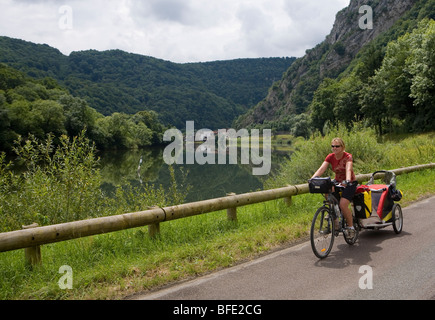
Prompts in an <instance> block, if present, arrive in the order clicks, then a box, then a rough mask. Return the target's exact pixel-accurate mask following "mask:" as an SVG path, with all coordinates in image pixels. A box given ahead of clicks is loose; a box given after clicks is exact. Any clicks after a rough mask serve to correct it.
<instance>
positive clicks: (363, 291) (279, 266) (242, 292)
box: [129, 196, 435, 300]
mask: <svg viewBox="0 0 435 320" xmlns="http://www.w3.org/2000/svg"><path fill="white" fill-rule="evenodd" d="M434 207H435V196H432V197H430V198H426V199H424V200H421V201H419V202H415V203H414V204H412V205H410V206H408V207H406V208H403V216H404V226H403V231H402V233H401V234H399V235H396V234H395V233H394V231H393V228H392V227H387V228H385V229H381V230H363V231H362V232H361V233H360V238H359V240H358V242H357V243H356V244H355V245H354V246H349V245H347V244H346V243H345V241H344V239H343V237H342V236H340V237H338V238H336V241H335V243H334V247H333V249H332V252H331V254H330V255H329V256H328V257H327V258H326V259H323V260H319V259H317V258H316V257H315V256H314V254H313V252H312V251H311V247H310V243H309V242H303V243H301V244H298V245H296V246H292V247H290V248H286V249H283V250H280V251H276V252H274V253H271V254H269V255H266V256H264V257H262V258H259V259H256V260H253V261H250V262H247V263H243V264H240V265H237V266H235V267H232V268H228V269H225V270H221V271H219V272H215V273H212V274H209V275H206V276H203V277H200V278H197V279H195V280H192V281H188V282H183V283H180V284H176V285H173V286H170V287H168V288H166V289H163V290H160V291H154V292H148V293H143V294H138V295H135V296H133V297H129V299H138V300H153V299H158V300H258V299H261V300H287V299H374V300H383V299H388V300H390V299H435V272H434V268H433V266H434V265H435V215H434V209H433V208H434Z"/></svg>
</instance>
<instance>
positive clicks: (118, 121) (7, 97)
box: [0, 63, 165, 152]
mask: <svg viewBox="0 0 435 320" xmlns="http://www.w3.org/2000/svg"><path fill="white" fill-rule="evenodd" d="M83 130H86V133H85V134H86V135H87V137H88V138H89V139H90V140H92V141H93V142H95V144H96V146H97V147H98V148H99V149H100V150H103V149H116V148H119V149H126V148H140V147H145V146H151V145H155V144H159V143H161V142H162V136H163V132H164V130H165V127H164V126H163V125H162V124H161V123H160V122H159V121H158V119H157V114H156V113H155V112H154V111H140V112H137V113H136V114H134V115H128V114H125V113H119V112H116V113H113V114H112V115H110V116H104V115H102V114H101V113H99V112H98V111H96V110H95V109H93V108H91V107H90V106H89V105H88V104H87V102H86V101H85V100H83V99H81V98H78V97H74V96H72V95H71V94H69V92H68V91H67V90H65V89H64V88H62V87H61V86H60V85H59V84H58V83H57V82H56V81H55V80H53V79H52V78H44V79H39V80H36V79H33V78H30V77H29V76H26V75H24V74H23V73H22V72H20V71H18V70H16V69H14V68H11V67H8V66H6V65H5V64H2V63H0V151H6V152H10V151H11V150H12V148H13V147H14V142H15V141H17V140H19V136H22V137H23V138H27V137H28V135H29V134H31V135H33V136H35V137H36V138H39V139H45V138H46V135H47V134H52V135H53V137H54V139H55V141H58V139H59V137H60V136H61V135H67V136H69V137H74V136H77V135H79V134H81V132H82V131H83Z"/></svg>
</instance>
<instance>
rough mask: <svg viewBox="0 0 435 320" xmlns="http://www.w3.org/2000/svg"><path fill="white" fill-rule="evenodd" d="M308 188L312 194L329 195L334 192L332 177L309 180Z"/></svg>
mask: <svg viewBox="0 0 435 320" xmlns="http://www.w3.org/2000/svg"><path fill="white" fill-rule="evenodd" d="M308 186H309V188H310V193H329V192H331V190H332V186H333V184H332V181H331V178H330V177H326V178H320V177H315V178H312V179H310V180H308Z"/></svg>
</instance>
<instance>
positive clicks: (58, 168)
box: [0, 131, 189, 232]
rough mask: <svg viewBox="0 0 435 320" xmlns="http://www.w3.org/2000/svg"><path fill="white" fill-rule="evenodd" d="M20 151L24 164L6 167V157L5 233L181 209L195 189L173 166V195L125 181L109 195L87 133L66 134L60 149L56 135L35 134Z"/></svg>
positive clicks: (0, 199) (1, 158)
mask: <svg viewBox="0 0 435 320" xmlns="http://www.w3.org/2000/svg"><path fill="white" fill-rule="evenodd" d="M14 151H15V153H16V155H17V157H18V161H19V162H14V163H12V162H6V158H5V154H4V153H2V154H0V191H1V192H0V232H5V231H10V230H16V229H21V226H22V225H29V224H32V223H34V222H36V223H38V224H39V225H40V226H42V225H52V224H58V223H64V222H69V221H77V220H83V219H88V218H95V217H101V216H107V215H114V214H123V213H127V212H136V211H142V210H145V209H146V208H147V207H149V206H154V205H159V206H166V205H172V204H178V203H182V202H183V201H184V198H185V197H186V195H187V192H188V190H189V186H188V185H187V184H186V176H187V175H186V174H185V173H183V172H182V173H181V175H179V176H177V177H176V175H175V170H174V169H173V168H172V167H170V168H169V173H170V183H171V188H170V189H169V190H168V191H165V190H164V188H163V187H162V186H154V185H150V184H143V185H140V186H133V185H131V184H130V183H129V182H125V183H123V185H122V186H117V187H116V188H115V190H114V194H113V195H107V194H105V193H104V192H103V191H102V189H101V188H100V187H101V184H102V178H101V174H100V169H99V159H97V158H96V155H95V153H96V149H95V146H94V145H93V144H91V143H90V141H89V139H87V138H86V135H85V131H82V132H81V133H80V134H79V135H78V136H77V137H74V138H73V139H69V138H68V137H67V136H66V135H62V136H61V137H60V138H59V142H58V144H57V145H55V144H54V136H53V135H48V136H47V138H46V139H45V140H43V141H41V140H40V139H37V138H36V137H35V136H33V135H30V136H29V138H27V139H23V140H20V141H17V142H16V143H15V147H14ZM17 165H20V166H21V167H22V170H17ZM12 169H14V170H12ZM17 172H18V173H17Z"/></svg>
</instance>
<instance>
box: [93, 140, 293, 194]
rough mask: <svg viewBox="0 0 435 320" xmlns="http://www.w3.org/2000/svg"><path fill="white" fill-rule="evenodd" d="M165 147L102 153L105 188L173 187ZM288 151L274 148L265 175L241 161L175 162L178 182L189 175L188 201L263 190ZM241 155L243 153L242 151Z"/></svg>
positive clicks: (287, 155) (103, 186) (101, 160)
mask: <svg viewBox="0 0 435 320" xmlns="http://www.w3.org/2000/svg"><path fill="white" fill-rule="evenodd" d="M163 150H164V149H163V148H160V147H153V148H147V149H141V150H129V151H108V152H103V153H101V154H99V156H100V163H101V174H102V178H103V185H102V188H103V190H105V191H106V192H108V193H110V192H111V191H113V190H114V189H115V186H118V185H123V184H124V183H126V182H128V183H130V184H132V185H134V186H135V185H137V186H139V185H140V184H141V183H142V184H143V183H149V184H154V185H157V186H159V185H162V186H163V187H164V189H165V190H167V189H168V188H169V186H170V181H171V179H170V171H169V168H168V165H167V164H166V163H165V162H164V160H163ZM289 154H290V153H289V152H287V151H276V150H273V151H272V157H271V161H272V168H271V173H270V174H269V175H265V176H255V175H253V174H252V166H251V165H242V164H240V163H241V161H238V164H214V165H211V164H204V165H199V164H197V163H195V164H183V165H177V164H174V165H173V167H174V169H175V174H176V178H177V184H178V185H179V186H180V184H181V181H182V177H183V176H185V175H186V174H187V179H186V181H187V183H188V184H189V185H190V191H189V192H188V194H187V197H186V202H193V201H199V200H205V199H211V198H216V197H222V196H225V195H226V194H227V193H231V192H234V193H237V194H241V193H246V192H250V191H256V190H261V189H262V188H263V182H264V180H265V179H267V178H268V177H270V175H271V174H272V173H273V172H276V170H278V169H279V164H280V163H281V162H282V161H283V160H285V159H288V158H289ZM239 155H240V152H239Z"/></svg>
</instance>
